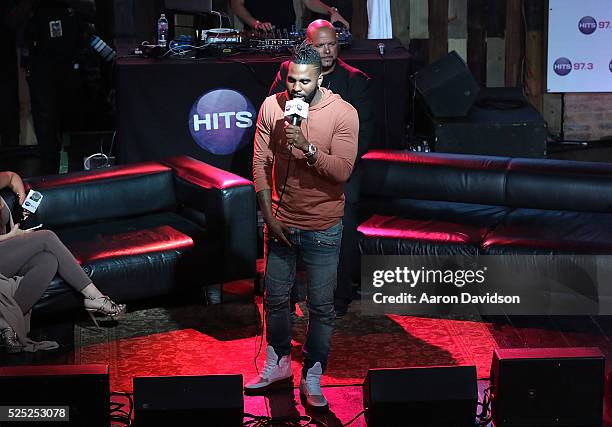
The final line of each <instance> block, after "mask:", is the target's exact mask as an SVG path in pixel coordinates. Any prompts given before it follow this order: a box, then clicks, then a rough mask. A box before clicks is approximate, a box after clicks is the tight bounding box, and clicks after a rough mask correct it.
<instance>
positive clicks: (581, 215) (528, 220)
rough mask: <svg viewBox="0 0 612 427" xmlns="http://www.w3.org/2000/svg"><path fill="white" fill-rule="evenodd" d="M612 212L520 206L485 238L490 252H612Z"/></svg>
mask: <svg viewBox="0 0 612 427" xmlns="http://www.w3.org/2000/svg"><path fill="white" fill-rule="evenodd" d="M610 224H612V214H606V213H590V212H570V211H551V210H541V209H517V210H515V211H514V212H512V213H510V214H509V215H508V216H507V217H506V220H505V221H504V223H503V224H501V225H499V226H498V227H496V228H495V229H494V230H492V231H491V232H490V233H489V234H488V235H487V237H486V238H485V240H484V243H483V248H484V249H485V252H486V253H488V254H503V253H525V252H526V253H531V252H537V253H593V254H596V253H597V254H601V253H612V227H611V226H610Z"/></svg>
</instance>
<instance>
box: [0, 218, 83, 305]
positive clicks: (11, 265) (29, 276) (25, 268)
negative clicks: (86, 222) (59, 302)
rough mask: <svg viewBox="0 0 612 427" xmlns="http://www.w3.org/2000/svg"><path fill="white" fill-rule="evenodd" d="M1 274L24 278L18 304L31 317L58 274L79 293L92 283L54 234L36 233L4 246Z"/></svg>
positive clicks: (0, 256)
mask: <svg viewBox="0 0 612 427" xmlns="http://www.w3.org/2000/svg"><path fill="white" fill-rule="evenodd" d="M0 273H2V274H3V275H5V276H7V277H13V276H22V277H23V278H22V279H21V282H20V283H19V288H18V289H17V292H16V293H15V301H16V302H17V304H19V307H20V308H21V311H22V312H23V313H27V312H28V311H30V309H31V308H32V306H33V305H34V304H35V303H36V302H37V301H38V300H39V299H40V297H41V296H42V294H43V293H44V292H45V289H47V287H48V286H49V284H50V283H51V280H53V277H54V276H55V274H56V273H59V275H60V276H61V277H62V279H64V281H65V282H66V283H68V284H69V285H70V286H72V287H73V288H74V289H76V290H77V291H81V290H83V288H85V287H86V286H87V285H89V284H90V283H91V279H90V278H89V277H88V276H87V275H86V274H85V272H84V271H83V269H82V268H81V266H80V265H79V263H78V262H77V260H76V259H75V258H74V256H73V255H72V253H70V251H69V250H68V248H66V246H64V244H63V243H62V242H61V241H60V239H59V238H58V237H57V235H56V234H55V233H54V232H53V231H50V230H40V231H32V232H30V233H26V234H24V235H21V236H17V237H13V238H11V239H8V240H4V241H2V242H0Z"/></svg>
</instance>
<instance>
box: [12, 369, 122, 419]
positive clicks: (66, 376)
mask: <svg viewBox="0 0 612 427" xmlns="http://www.w3.org/2000/svg"><path fill="white" fill-rule="evenodd" d="M109 404H110V386H109V376H108V365H47V366H43V365H40V366H10V367H3V368H0V405H2V406H19V405H22V406H33V407H36V406H40V407H51V406H68V407H69V408H68V417H69V421H58V422H50V421H43V422H26V423H23V422H2V423H0V425H2V426H23V425H28V426H64V427H68V426H74V427H82V426H92V427H108V426H109V425H110V409H109Z"/></svg>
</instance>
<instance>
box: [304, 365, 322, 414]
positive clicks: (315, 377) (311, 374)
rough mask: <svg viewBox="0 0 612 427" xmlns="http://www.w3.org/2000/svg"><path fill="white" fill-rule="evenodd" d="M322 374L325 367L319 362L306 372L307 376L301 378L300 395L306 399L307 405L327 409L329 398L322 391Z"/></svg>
mask: <svg viewBox="0 0 612 427" xmlns="http://www.w3.org/2000/svg"><path fill="white" fill-rule="evenodd" d="M321 375H323V369H322V368H321V363H320V362H317V363H315V364H314V365H313V366H312V368H310V369H309V370H308V371H307V372H306V378H304V377H302V379H301V380H300V397H301V398H302V399H303V400H305V401H306V406H308V407H310V408H312V409H319V410H322V409H323V410H325V409H327V407H328V406H327V399H326V398H325V396H323V391H321Z"/></svg>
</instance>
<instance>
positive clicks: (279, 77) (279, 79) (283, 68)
mask: <svg viewBox="0 0 612 427" xmlns="http://www.w3.org/2000/svg"><path fill="white" fill-rule="evenodd" d="M288 68H289V62H287V61H285V62H283V63H282V64H281V65H280V68H279V69H278V73H276V77H275V78H274V81H273V82H272V86H270V90H269V91H268V95H273V94H275V93H280V92H283V91H285V90H287V84H286V82H287V70H288Z"/></svg>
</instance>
